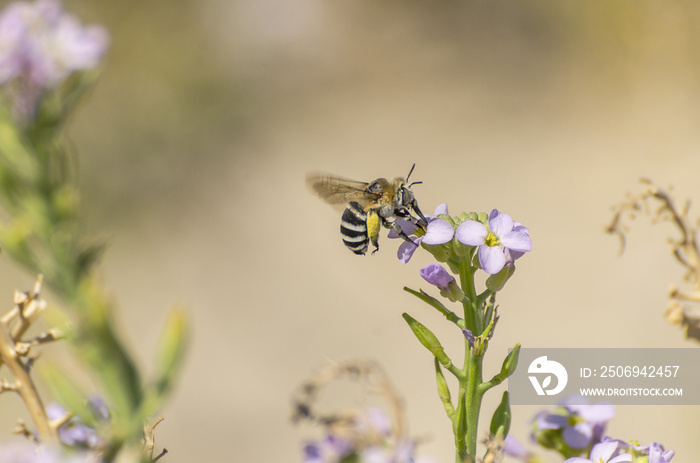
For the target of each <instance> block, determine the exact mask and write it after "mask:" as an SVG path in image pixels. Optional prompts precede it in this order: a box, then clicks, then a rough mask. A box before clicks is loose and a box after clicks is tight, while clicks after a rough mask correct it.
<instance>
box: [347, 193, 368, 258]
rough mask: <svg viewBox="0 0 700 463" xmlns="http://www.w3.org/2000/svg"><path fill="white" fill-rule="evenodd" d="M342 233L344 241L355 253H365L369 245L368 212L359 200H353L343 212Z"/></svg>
mask: <svg viewBox="0 0 700 463" xmlns="http://www.w3.org/2000/svg"><path fill="white" fill-rule="evenodd" d="M340 235H341V236H342V237H343V243H345V246H347V247H348V249H350V250H351V251H352V252H354V253H355V254H364V253H366V252H367V247H368V245H369V236H368V235H367V213H366V212H365V211H364V210H363V209H362V206H360V205H359V204H358V203H357V202H355V201H352V202H351V203H350V204H348V207H347V208H346V209H345V212H343V218H342V221H341V222H340Z"/></svg>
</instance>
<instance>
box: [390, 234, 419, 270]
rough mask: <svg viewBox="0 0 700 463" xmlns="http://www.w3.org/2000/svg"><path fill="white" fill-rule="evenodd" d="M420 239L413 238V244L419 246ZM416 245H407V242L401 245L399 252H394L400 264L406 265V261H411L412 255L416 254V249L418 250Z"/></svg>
mask: <svg viewBox="0 0 700 463" xmlns="http://www.w3.org/2000/svg"><path fill="white" fill-rule="evenodd" d="M422 239H423V237H422V236H419V237H414V238H413V242H414V243H416V244H419V243H420V242H421V240H422ZM416 244H413V243H409V242H408V241H404V242H403V243H401V245H400V246H399V250H398V251H397V252H396V256H397V257H398V258H399V261H401V263H402V264H407V263H408V261H409V260H411V257H413V253H414V252H416V249H418V246H416Z"/></svg>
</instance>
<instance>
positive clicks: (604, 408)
mask: <svg viewBox="0 0 700 463" xmlns="http://www.w3.org/2000/svg"><path fill="white" fill-rule="evenodd" d="M583 401H587V399H586V398H585V397H582V396H578V395H577V396H571V397H567V398H565V399H564V400H562V401H561V402H560V405H561V406H562V408H561V409H560V410H559V411H558V412H555V413H548V412H546V411H543V412H541V413H539V414H537V415H536V416H535V419H534V421H535V433H537V432H542V431H545V432H546V431H548V430H561V432H562V438H563V439H564V442H565V443H566V445H568V446H569V447H571V448H572V449H583V448H586V447H587V446H588V445H590V444H591V443H593V444H597V443H598V442H600V441H601V439H602V437H603V431H604V430H605V425H606V423H607V422H608V421H609V420H610V419H612V417H613V416H615V408H614V407H613V406H612V405H611V404H608V403H603V402H600V403H597V404H592V405H591V404H588V403H583V404H582V403H581V402H583Z"/></svg>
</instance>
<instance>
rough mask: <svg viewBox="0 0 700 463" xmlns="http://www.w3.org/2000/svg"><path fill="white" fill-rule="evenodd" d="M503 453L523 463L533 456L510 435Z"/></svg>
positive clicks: (504, 445)
mask: <svg viewBox="0 0 700 463" xmlns="http://www.w3.org/2000/svg"><path fill="white" fill-rule="evenodd" d="M462 331H466V330H462ZM503 452H505V454H506V455H509V456H511V457H513V458H517V459H518V460H522V461H528V460H529V459H530V457H531V456H532V452H530V451H528V450H527V449H526V448H525V446H524V445H523V444H521V443H520V441H519V440H517V439H516V438H515V437H513V436H511V435H510V434H508V435H507V436H506V438H505V440H504V441H503Z"/></svg>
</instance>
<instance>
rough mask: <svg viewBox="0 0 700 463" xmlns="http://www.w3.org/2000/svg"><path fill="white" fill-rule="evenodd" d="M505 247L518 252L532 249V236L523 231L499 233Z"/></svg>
mask: <svg viewBox="0 0 700 463" xmlns="http://www.w3.org/2000/svg"><path fill="white" fill-rule="evenodd" d="M499 238H500V241H501V244H502V245H503V247H505V248H508V249H511V250H513V251H518V252H530V251H532V240H531V239H530V236H529V235H527V234H525V233H523V232H510V233H506V234H505V235H499Z"/></svg>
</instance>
